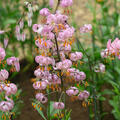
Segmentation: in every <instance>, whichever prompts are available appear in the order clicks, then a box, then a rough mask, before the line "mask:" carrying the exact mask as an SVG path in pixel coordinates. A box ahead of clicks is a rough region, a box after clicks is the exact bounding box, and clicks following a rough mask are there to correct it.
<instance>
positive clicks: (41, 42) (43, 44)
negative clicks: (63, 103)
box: [35, 39, 54, 49]
mask: <svg viewBox="0 0 120 120" xmlns="http://www.w3.org/2000/svg"><path fill="white" fill-rule="evenodd" d="M35 45H36V46H37V47H39V48H40V49H50V48H52V47H53V45H54V44H53V42H52V41H51V40H46V41H45V40H43V39H41V40H36V41H35Z"/></svg>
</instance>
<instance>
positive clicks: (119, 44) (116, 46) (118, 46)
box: [107, 38, 120, 59]
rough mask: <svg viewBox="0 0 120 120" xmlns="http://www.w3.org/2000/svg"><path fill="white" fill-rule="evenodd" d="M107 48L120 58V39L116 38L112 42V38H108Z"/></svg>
mask: <svg viewBox="0 0 120 120" xmlns="http://www.w3.org/2000/svg"><path fill="white" fill-rule="evenodd" d="M107 49H108V52H109V55H111V54H112V55H115V56H117V57H118V58H119V59H120V55H119V50H120V40H119V39H118V38H116V39H115V40H114V41H113V42H112V43H111V40H108V42H107Z"/></svg>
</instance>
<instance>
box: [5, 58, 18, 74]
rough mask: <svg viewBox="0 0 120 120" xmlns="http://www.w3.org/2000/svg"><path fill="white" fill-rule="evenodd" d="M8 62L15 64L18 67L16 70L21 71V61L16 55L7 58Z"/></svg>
mask: <svg viewBox="0 0 120 120" xmlns="http://www.w3.org/2000/svg"><path fill="white" fill-rule="evenodd" d="M7 64H8V65H14V66H15V68H16V71H17V72H19V71H20V63H19V58H16V57H10V58H8V59H7Z"/></svg>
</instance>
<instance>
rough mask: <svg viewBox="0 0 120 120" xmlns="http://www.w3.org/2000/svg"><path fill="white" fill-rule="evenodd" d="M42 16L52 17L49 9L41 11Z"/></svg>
mask: <svg viewBox="0 0 120 120" xmlns="http://www.w3.org/2000/svg"><path fill="white" fill-rule="evenodd" d="M40 15H42V16H48V15H50V11H49V9H48V8H43V9H41V10H40Z"/></svg>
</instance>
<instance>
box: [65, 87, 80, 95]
mask: <svg viewBox="0 0 120 120" xmlns="http://www.w3.org/2000/svg"><path fill="white" fill-rule="evenodd" d="M78 92H79V90H78V89H77V88H76V87H70V88H69V89H68V90H67V91H66V94H67V95H68V96H73V95H77V94H78Z"/></svg>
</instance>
